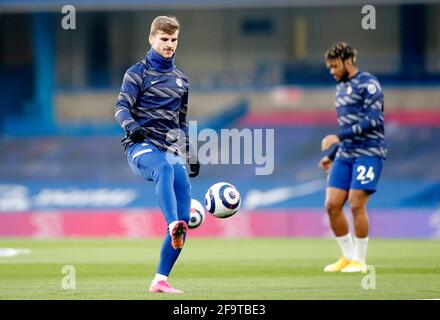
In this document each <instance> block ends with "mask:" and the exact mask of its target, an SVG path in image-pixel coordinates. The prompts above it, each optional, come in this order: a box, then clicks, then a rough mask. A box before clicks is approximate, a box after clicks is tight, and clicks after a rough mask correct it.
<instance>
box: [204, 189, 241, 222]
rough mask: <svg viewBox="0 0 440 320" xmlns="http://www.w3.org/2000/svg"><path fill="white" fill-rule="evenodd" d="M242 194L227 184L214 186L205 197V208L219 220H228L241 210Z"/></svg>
mask: <svg viewBox="0 0 440 320" xmlns="http://www.w3.org/2000/svg"><path fill="white" fill-rule="evenodd" d="M240 203H241V199H240V193H239V192H238V190H237V188H236V187H234V186H233V185H232V184H230V183H227V182H218V183H216V184H214V185H212V186H211V187H210V188H209V189H208V191H207V192H206V196H205V206H206V209H207V210H208V211H209V213H210V214H212V215H213V216H215V217H217V218H228V217H230V216H232V215H234V214H236V213H237V211H238V209H240Z"/></svg>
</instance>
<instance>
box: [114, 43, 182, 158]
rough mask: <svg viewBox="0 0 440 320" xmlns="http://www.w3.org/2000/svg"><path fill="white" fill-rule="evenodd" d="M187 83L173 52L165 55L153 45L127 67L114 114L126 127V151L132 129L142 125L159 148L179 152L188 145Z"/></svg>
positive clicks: (149, 139)
mask: <svg viewBox="0 0 440 320" xmlns="http://www.w3.org/2000/svg"><path fill="white" fill-rule="evenodd" d="M188 87H189V86H188V78H187V76H186V75H185V74H184V73H183V72H182V71H180V70H179V69H178V68H177V67H176V66H175V65H174V56H173V58H170V59H165V58H163V57H162V56H160V55H159V54H158V53H157V52H156V51H154V49H152V48H151V49H150V50H149V51H148V53H147V55H146V57H145V58H144V59H143V60H141V61H139V62H138V63H136V64H135V65H133V66H131V67H130V68H129V69H128V70H127V72H126V73H125V75H124V79H123V81H122V86H121V90H120V93H119V96H118V99H117V102H116V109H115V118H116V120H117V121H118V122H119V124H120V125H121V127H122V128H123V129H124V130H125V137H124V138H123V139H122V144H123V145H124V148H125V151H127V148H128V147H129V146H130V145H132V144H133V142H132V141H131V139H130V137H129V132H130V131H131V130H133V129H135V128H136V127H139V126H142V127H144V128H145V129H146V130H147V132H148V137H147V140H148V141H149V142H151V143H152V144H153V145H155V146H156V147H157V148H159V149H160V150H163V151H169V152H172V153H175V154H177V153H179V152H180V151H184V150H183V149H182V148H183V147H185V148H189V137H188V123H187V110H188ZM185 152H188V149H186V150H185ZM179 154H181V153H179Z"/></svg>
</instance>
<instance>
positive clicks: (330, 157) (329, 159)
mask: <svg viewBox="0 0 440 320" xmlns="http://www.w3.org/2000/svg"><path fill="white" fill-rule="evenodd" d="M338 150H339V144H334V145H332V147H331V148H330V152H328V153H327V155H325V156H323V157H322V158H321V160H320V161H319V167H320V168H321V169H323V170H324V171H325V172H328V171H329V170H330V168H331V166H332V164H333V161H334V160H335V158H336V153H337V152H338Z"/></svg>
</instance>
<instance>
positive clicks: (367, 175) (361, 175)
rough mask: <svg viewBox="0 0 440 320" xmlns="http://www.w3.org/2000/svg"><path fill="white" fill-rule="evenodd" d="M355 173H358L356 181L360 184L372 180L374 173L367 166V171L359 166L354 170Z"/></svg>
mask: <svg viewBox="0 0 440 320" xmlns="http://www.w3.org/2000/svg"><path fill="white" fill-rule="evenodd" d="M356 171H357V173H358V175H357V177H356V180H359V181H360V183H361V184H367V183H369V182H371V181H373V180H374V171H373V167H372V166H369V167H368V169H367V168H366V167H365V166H363V165H360V166H358V167H357V168H356Z"/></svg>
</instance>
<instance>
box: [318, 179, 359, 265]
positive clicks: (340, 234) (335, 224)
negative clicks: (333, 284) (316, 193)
mask: <svg viewBox="0 0 440 320" xmlns="http://www.w3.org/2000/svg"><path fill="white" fill-rule="evenodd" d="M347 197H348V192H347V191H346V190H342V189H338V188H334V187H328V188H327V190H326V200H325V207H326V210H327V214H328V217H329V220H330V226H331V228H332V231H333V233H334V235H335V237H336V240H337V242H338V244H339V247H340V248H341V251H342V257H341V258H340V259H339V260H338V261H336V262H335V263H332V264H330V265H327V266H326V267H325V268H324V271H325V272H338V271H341V270H342V269H343V268H344V267H346V266H347V265H348V264H349V263H350V262H351V259H352V258H353V241H352V237H351V234H350V233H349V227H348V221H347V218H346V217H345V215H344V212H343V207H344V204H345V201H346V200H347Z"/></svg>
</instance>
